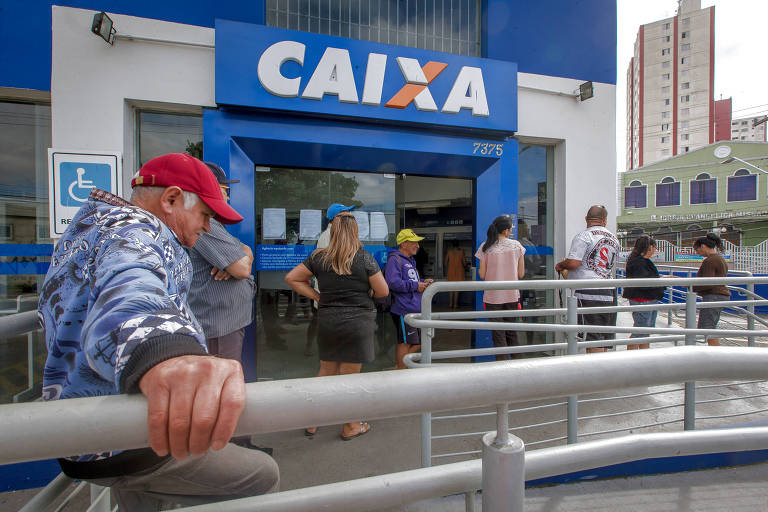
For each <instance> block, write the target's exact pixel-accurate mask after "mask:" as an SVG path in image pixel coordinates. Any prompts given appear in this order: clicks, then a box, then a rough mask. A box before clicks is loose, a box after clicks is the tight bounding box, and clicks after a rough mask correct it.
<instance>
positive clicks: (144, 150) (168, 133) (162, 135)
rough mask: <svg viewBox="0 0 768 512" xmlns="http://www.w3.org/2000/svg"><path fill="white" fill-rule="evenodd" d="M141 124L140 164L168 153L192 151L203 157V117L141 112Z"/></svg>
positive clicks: (190, 152)
mask: <svg viewBox="0 0 768 512" xmlns="http://www.w3.org/2000/svg"><path fill="white" fill-rule="evenodd" d="M138 124H139V151H138V153H139V162H138V163H139V166H141V165H143V164H144V163H145V162H146V161H147V160H150V159H152V158H154V157H156V156H160V155H164V154H166V153H189V154H190V155H192V156H196V157H198V158H202V155H203V117H202V116H199V115H187V114H167V113H155V112H141V111H140V112H139V113H138Z"/></svg>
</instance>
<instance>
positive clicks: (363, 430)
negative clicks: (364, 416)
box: [340, 421, 373, 441]
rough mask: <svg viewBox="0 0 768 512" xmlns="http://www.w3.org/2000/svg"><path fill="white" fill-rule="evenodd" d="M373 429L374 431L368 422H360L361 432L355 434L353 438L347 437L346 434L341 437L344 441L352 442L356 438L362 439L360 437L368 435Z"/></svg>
mask: <svg viewBox="0 0 768 512" xmlns="http://www.w3.org/2000/svg"><path fill="white" fill-rule="evenodd" d="M372 429H373V427H371V425H370V424H369V423H368V422H367V421H361V422H360V432H358V433H357V434H353V435H351V436H345V435H344V434H342V435H341V436H340V437H341V440H342V441H351V440H352V439H354V438H356V437H360V436H362V435H364V434H367V433H368V432H370V431H371V430H372Z"/></svg>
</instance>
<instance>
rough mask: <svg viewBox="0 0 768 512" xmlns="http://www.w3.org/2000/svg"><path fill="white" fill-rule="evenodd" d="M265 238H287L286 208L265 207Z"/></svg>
mask: <svg viewBox="0 0 768 512" xmlns="http://www.w3.org/2000/svg"><path fill="white" fill-rule="evenodd" d="M263 222H264V239H265V240H282V239H284V238H285V208H264V217H263Z"/></svg>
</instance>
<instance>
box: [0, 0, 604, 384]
mask: <svg viewBox="0 0 768 512" xmlns="http://www.w3.org/2000/svg"><path fill="white" fill-rule="evenodd" d="M330 4H333V5H330ZM100 11H105V12H106V13H108V15H109V16H110V18H112V19H113V21H114V27H115V29H116V31H117V39H116V41H115V43H114V45H112V46H111V45H109V44H107V43H106V42H104V41H102V40H101V39H99V38H98V36H96V35H94V34H92V33H90V21H91V19H92V17H93V15H94V14H95V13H97V12H100ZM583 27H589V30H584V28H583ZM0 38H2V39H1V41H2V44H1V45H0V69H2V74H1V75H0V127H2V128H0V130H3V131H1V132H0V144H3V146H4V148H5V149H7V151H2V152H0V153H2V154H3V155H4V156H0V175H2V176H3V177H2V178H0V205H2V206H3V210H2V211H3V212H5V213H4V214H3V215H4V217H2V218H0V225H2V226H0V227H3V228H4V231H2V232H0V237H2V236H3V235H4V234H5V235H7V236H5V238H3V240H2V243H0V260H2V261H0V271H1V272H3V273H2V274H0V295H2V297H0V299H5V300H7V301H8V302H9V303H12V302H13V301H14V300H15V299H16V298H18V297H19V296H21V295H23V294H25V293H26V294H34V293H35V291H36V289H37V286H39V282H40V280H41V278H42V275H44V273H45V270H46V267H47V259H46V257H45V255H46V254H49V253H50V249H51V247H52V244H53V243H54V242H55V240H54V239H51V238H50V236H51V235H50V230H49V229H48V228H47V224H48V218H47V208H46V207H45V205H47V201H48V197H47V190H46V182H45V179H46V174H47V168H48V163H47V160H46V157H45V155H44V153H45V151H46V150H47V148H49V147H53V148H59V149H69V150H91V151H93V150H103V151H106V150H109V151H115V152H119V153H121V154H122V155H123V168H124V177H123V181H124V184H125V183H127V182H128V181H129V180H130V175H131V174H132V173H133V172H134V171H135V170H137V169H138V167H139V166H140V164H141V163H142V162H143V161H146V160H147V159H148V158H151V157H152V156H154V155H155V154H160V153H163V152H167V151H184V150H187V151H190V152H192V153H193V154H197V155H199V156H202V157H204V159H206V160H211V161H215V162H217V163H219V164H220V165H222V167H223V168H224V169H225V170H226V171H227V172H228V174H229V175H230V177H231V178H235V179H239V180H240V184H238V185H237V186H235V187H233V190H232V203H233V205H234V206H235V208H236V209H238V210H239V211H240V212H241V213H242V214H243V216H244V217H245V221H243V222H242V223H241V224H239V225H237V226H234V227H233V228H232V232H233V233H234V234H236V236H238V237H239V238H240V239H241V240H242V241H243V243H245V244H247V245H249V246H250V247H251V248H252V249H253V251H254V254H256V255H257V260H256V263H255V267H254V271H255V272H256V275H257V281H258V283H259V286H260V296H259V300H258V301H257V304H259V306H257V307H256V309H255V313H256V315H257V317H258V316H260V317H261V322H260V323H259V324H258V326H259V327H258V328H257V329H253V330H252V331H253V332H250V333H249V340H250V341H251V342H250V343H248V344H247V346H248V348H247V352H246V354H245V355H246V362H247V364H246V373H247V374H248V377H249V378H250V379H254V378H286V377H292V376H303V375H310V374H312V373H313V371H314V370H313V368H314V364H315V362H316V361H315V359H314V358H313V359H309V356H305V355H304V354H305V353H306V354H309V353H311V352H312V347H311V342H309V341H308V342H307V343H306V345H305V344H304V336H305V330H306V325H305V324H306V323H307V322H309V321H310V319H311V311H310V308H309V306H308V303H306V302H303V301H302V300H300V299H298V298H297V297H295V296H292V295H291V294H290V293H289V292H288V290H287V289H286V287H285V285H284V283H283V282H282V276H283V275H284V273H285V271H287V270H288V269H290V268H291V267H292V266H293V265H295V264H296V263H298V262H300V261H301V260H302V259H303V257H304V256H305V255H306V254H307V253H308V252H309V251H311V248H312V247H314V240H315V239H316V235H317V233H313V232H312V229H311V226H315V224H313V223H312V222H310V221H311V220H312V219H315V218H317V217H322V215H323V214H324V210H325V208H327V206H328V205H329V204H331V203H332V202H344V203H352V204H355V205H356V206H357V207H358V208H357V211H358V212H359V215H360V218H359V219H358V221H359V222H363V223H367V224H368V227H367V229H368V231H367V234H366V235H365V238H364V239H363V242H364V244H365V246H366V248H368V250H370V251H371V252H373V253H374V254H375V255H377V257H378V258H379V259H380V261H381V259H382V258H383V256H384V254H385V252H386V250H387V248H388V247H391V246H393V245H394V235H395V234H396V232H397V231H398V230H399V229H400V228H402V227H412V228H414V229H415V230H416V231H417V232H419V233H421V234H423V235H425V236H426V240H425V241H424V244H423V245H424V246H425V249H426V251H425V252H426V255H425V267H424V268H423V270H424V273H425V274H426V275H428V276H431V277H434V278H437V279H440V278H442V277H443V275H444V271H445V269H444V262H443V254H444V253H445V251H446V249H447V248H448V246H450V245H454V244H455V245H457V246H459V247H460V248H462V249H463V250H464V252H465V255H466V257H467V262H468V263H469V264H473V262H474V259H473V258H472V254H473V253H474V251H475V250H476V249H477V247H478V246H479V244H480V243H481V242H482V241H483V240H484V238H485V237H484V234H485V231H486V228H487V226H488V225H489V224H490V222H491V221H492V220H493V218H495V217H496V216H498V215H500V214H502V213H507V214H511V215H513V216H515V217H516V218H517V220H518V224H517V226H516V227H517V236H518V238H520V239H521V240H524V241H525V243H526V247H527V248H528V254H529V257H530V258H531V259H530V260H529V261H528V262H527V263H528V269H529V270H528V272H527V278H546V277H548V276H549V277H551V272H552V270H551V267H552V261H553V259H554V258H555V257H556V256H557V255H558V254H560V253H562V252H563V251H564V250H565V249H564V248H565V246H566V245H567V242H568V241H569V240H570V236H571V234H572V233H573V232H575V231H576V230H577V229H578V228H579V227H580V226H578V222H577V221H574V220H573V218H574V216H573V215H569V214H567V212H568V211H569V210H571V209H581V208H583V205H584V204H588V203H589V202H594V203H601V204H612V203H611V200H610V199H606V198H605V197H604V196H596V197H589V196H590V194H591V193H592V192H590V191H589V187H587V186H586V185H585V183H586V182H589V181H590V180H593V179H595V178H598V177H600V176H603V177H606V176H609V175H610V176H612V174H613V171H614V169H613V165H612V163H610V162H611V161H612V160H613V159H614V154H615V153H614V151H613V150H614V147H613V146H612V144H613V143H612V142H611V144H609V145H607V146H606V145H605V139H606V138H608V136H610V134H611V133H612V132H613V129H614V127H613V121H614V119H615V99H614V98H613V92H614V86H615V81H616V44H615V40H616V5H615V3H614V2H612V1H608V0H590V1H585V2H581V3H578V4H573V3H572V2H565V1H561V0H555V1H552V2H547V3H546V5H544V4H542V5H538V4H537V5H532V4H530V3H528V2H522V1H497V0H479V1H471V0H453V1H449V2H443V3H442V4H441V5H440V6H437V4H432V5H428V3H420V2H408V1H400V0H378V1H374V2H356V1H346V0H345V1H339V2H332V3H325V4H324V3H321V2H315V1H312V0H302V1H300V2H287V1H284V0H266V1H261V2H243V1H242V0H238V1H235V0H222V1H220V2H215V3H210V2H202V1H192V2H179V1H176V0H173V1H169V2H160V3H158V2H148V1H143V0H141V1H132V2H125V1H109V0H104V1H91V0H89V1H85V0H83V1H62V2H57V3H55V4H54V3H52V2H46V1H35V2H14V1H10V0H6V1H3V2H2V9H1V10H0ZM585 81H592V82H594V83H595V90H596V98H597V99H596V100H587V101H588V102H592V103H588V102H584V103H583V104H581V103H580V102H578V101H577V100H576V99H575V98H574V90H575V89H577V87H578V84H579V83H581V82H585ZM583 126H593V127H597V128H596V129H595V130H594V133H590V132H589V131H585V130H584V129H583ZM566 146H568V150H567V151H566ZM597 147H601V148H605V151H604V153H605V154H604V155H603V156H601V157H596V156H595V153H596V152H595V150H594V148H597ZM596 158H597V159H598V160H599V161H600V162H601V163H598V164H597V165H595V161H596ZM587 163H589V164H590V170H589V171H583V170H582V169H585V168H587ZM585 172H586V173H587V174H586V175H585V174H584V173H585ZM589 173H592V174H589ZM611 179H612V178H611ZM3 181H4V182H3ZM124 189H126V190H127V189H129V187H127V186H125V187H124ZM583 189H586V190H587V193H583V192H582V190H583ZM363 216H365V219H363ZM575 218H576V219H578V215H577V216H575ZM302 219H305V220H307V223H306V224H305V223H304V221H303V220H302ZM275 222H277V224H280V223H282V227H283V229H282V231H281V230H280V229H278V230H277V231H281V232H278V233H272V230H273V228H274V223H275ZM305 228H306V229H305ZM466 277H467V278H468V279H471V278H474V271H473V270H472V271H468V272H467V275H466ZM462 300H463V303H464V305H465V306H466V307H481V304H480V301H481V299H480V297H479V295H478V296H477V297H472V296H469V295H467V296H466V297H463V299H462ZM526 300H527V301H528V304H527V305H528V306H530V307H543V306H546V305H547V304H549V303H551V301H552V300H553V298H552V297H547V296H546V295H540V296H535V295H531V296H529V297H528V298H527V299H526ZM438 305H439V301H438ZM260 326H271V327H269V328H268V329H267V330H265V329H264V327H260ZM273 339H278V340H281V341H285V344H282V343H278V344H277V345H276V346H273V347H270V346H269V341H270V340H273ZM260 340H261V341H260ZM461 343H464V342H463V341H462V342H461ZM471 343H472V344H473V345H475V346H487V345H488V344H490V339H489V336H487V333H486V334H480V335H478V336H477V339H474V340H472V341H471ZM380 345H381V349H382V352H383V353H386V349H387V346H388V342H387V341H386V340H380ZM286 354H288V355H289V356H290V357H288V358H287V359H288V361H290V364H289V363H281V361H284V360H286ZM14 357H20V356H19V355H16V356H14ZM11 359H13V358H11ZM14 364H15V363H14ZM281 364H284V365H285V366H284V367H282V366H280V365H281ZM260 365H263V366H260ZM387 365H388V360H387V358H386V357H383V358H382V359H381V360H378V362H377V363H376V364H375V365H374V367H372V368H371V369H376V368H384V367H387ZM12 366H13V364H9V366H8V368H11V367H12ZM290 368H300V369H301V370H300V371H299V372H295V371H292V370H291V369H290ZM0 370H2V369H0ZM12 391H14V392H15V391H16V390H12Z"/></svg>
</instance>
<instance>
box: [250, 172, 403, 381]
mask: <svg viewBox="0 0 768 512" xmlns="http://www.w3.org/2000/svg"><path fill="white" fill-rule="evenodd" d="M254 195H255V197H254V200H255V204H256V262H257V263H256V279H257V283H258V286H259V293H258V297H257V300H256V308H257V313H256V318H257V334H256V366H257V368H256V370H257V377H258V378H259V379H286V378H298V377H309V376H313V375H315V374H316V373H317V369H318V367H319V362H318V361H319V360H318V357H317V316H316V315H317V310H316V308H315V305H314V304H313V303H312V301H310V300H308V299H306V298H304V297H301V296H299V295H297V294H296V293H294V292H293V291H292V290H291V289H290V287H289V286H288V285H287V284H286V283H285V274H286V273H287V272H288V271H289V270H290V269H292V268H293V267H294V266H295V265H297V264H299V263H301V262H302V261H304V259H305V258H306V257H307V256H308V255H309V254H310V253H311V252H312V251H313V250H314V249H315V247H316V243H317V238H318V236H319V235H320V233H321V232H322V230H324V229H326V227H327V224H328V221H327V220H326V219H325V214H326V211H327V209H328V206H330V205H331V204H333V203H341V204H344V205H347V206H351V205H354V206H355V210H354V213H355V215H356V217H357V220H358V226H359V230H360V238H361V241H362V243H363V245H364V247H365V249H366V250H367V251H368V252H370V253H372V254H373V255H374V256H375V257H376V259H377V261H378V262H379V264H380V265H383V264H384V262H385V261H386V253H387V249H388V248H389V247H393V246H394V244H395V235H396V231H395V226H396V224H395V176H394V175H387V174H373V173H362V172H341V171H320V170H314V169H292V168H277V167H260V166H256V167H255V180H254ZM380 316H381V315H380ZM385 320H389V319H388V318H386V319H385ZM377 324H378V327H379V328H378V330H377V336H376V340H375V343H376V354H377V357H376V360H375V361H374V362H373V363H370V364H368V365H364V367H363V371H371V370H378V369H384V368H392V367H393V366H394V341H393V335H394V332H389V331H390V330H392V329H391V322H385V321H382V318H380V319H379V321H378V322H377Z"/></svg>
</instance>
